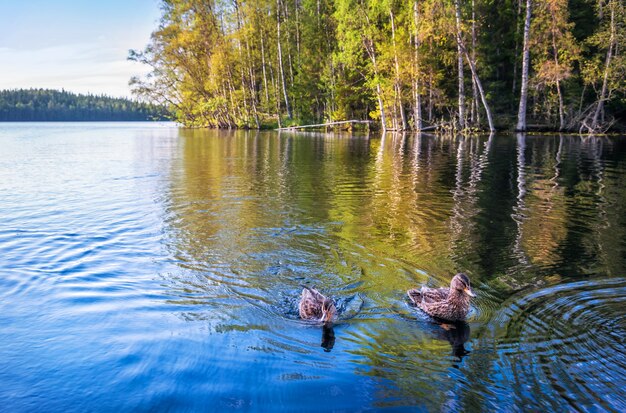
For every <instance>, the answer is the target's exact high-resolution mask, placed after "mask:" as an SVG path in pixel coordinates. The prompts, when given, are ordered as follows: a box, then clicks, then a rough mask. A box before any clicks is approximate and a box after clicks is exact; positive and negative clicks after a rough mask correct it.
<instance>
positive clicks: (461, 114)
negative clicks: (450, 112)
mask: <svg viewBox="0 0 626 413" xmlns="http://www.w3.org/2000/svg"><path fill="white" fill-rule="evenodd" d="M454 7H455V10H456V37H457V67H458V75H459V126H460V127H461V129H465V84H464V82H465V76H464V75H463V50H462V49H461V5H460V3H459V0H455V1H454Z"/></svg>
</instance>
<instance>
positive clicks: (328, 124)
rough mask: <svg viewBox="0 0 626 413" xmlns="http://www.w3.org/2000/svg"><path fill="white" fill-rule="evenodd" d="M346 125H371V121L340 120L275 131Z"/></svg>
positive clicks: (288, 127)
mask: <svg viewBox="0 0 626 413" xmlns="http://www.w3.org/2000/svg"><path fill="white" fill-rule="evenodd" d="M346 123H366V124H370V123H372V121H371V120H342V121H337V122H327V123H318V124H316V125H302V126H287V127H284V128H278V129H276V130H292V129H304V128H322V127H326V126H335V125H343V124H346Z"/></svg>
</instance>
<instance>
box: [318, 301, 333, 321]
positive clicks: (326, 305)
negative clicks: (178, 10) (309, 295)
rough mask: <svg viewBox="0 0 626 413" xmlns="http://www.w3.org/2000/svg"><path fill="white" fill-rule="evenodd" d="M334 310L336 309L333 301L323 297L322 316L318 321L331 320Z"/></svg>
mask: <svg viewBox="0 0 626 413" xmlns="http://www.w3.org/2000/svg"><path fill="white" fill-rule="evenodd" d="M336 312H337V309H336V308H335V303H334V302H333V300H331V299H330V298H324V301H323V302H322V318H321V319H320V321H322V322H324V323H329V322H331V321H333V318H334V317H335V313H336Z"/></svg>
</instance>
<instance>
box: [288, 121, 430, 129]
mask: <svg viewBox="0 0 626 413" xmlns="http://www.w3.org/2000/svg"><path fill="white" fill-rule="evenodd" d="M372 122H373V121H371V120H341V121H336V122H327V123H318V124H315V125H301V126H286V127H284V128H277V129H276V130H294V129H304V128H323V127H328V126H336V125H345V124H346V123H349V124H353V123H357V124H358V123H361V124H363V123H364V124H368V125H369V124H370V123H372ZM436 128H437V126H426V127H424V128H422V129H421V131H428V130H434V129H436ZM387 132H404V131H402V130H399V129H398V130H396V129H387ZM415 132H417V131H415Z"/></svg>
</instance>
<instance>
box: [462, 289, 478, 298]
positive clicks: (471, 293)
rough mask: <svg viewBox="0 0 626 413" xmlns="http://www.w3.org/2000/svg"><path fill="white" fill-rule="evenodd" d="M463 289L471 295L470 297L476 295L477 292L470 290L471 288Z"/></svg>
mask: <svg viewBox="0 0 626 413" xmlns="http://www.w3.org/2000/svg"><path fill="white" fill-rule="evenodd" d="M463 291H464V292H465V294H467V295H469V296H470V297H476V294H474V293H473V292H472V290H470V289H469V288H466V289H465V290H463Z"/></svg>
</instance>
